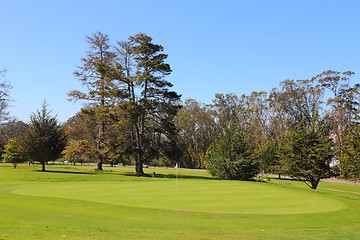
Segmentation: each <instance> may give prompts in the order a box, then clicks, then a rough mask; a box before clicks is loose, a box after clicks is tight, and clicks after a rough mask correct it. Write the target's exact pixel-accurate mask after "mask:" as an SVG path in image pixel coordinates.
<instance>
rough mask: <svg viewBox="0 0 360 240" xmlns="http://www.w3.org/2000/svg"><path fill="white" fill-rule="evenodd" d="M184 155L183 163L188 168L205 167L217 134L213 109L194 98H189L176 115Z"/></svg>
mask: <svg viewBox="0 0 360 240" xmlns="http://www.w3.org/2000/svg"><path fill="white" fill-rule="evenodd" d="M175 125H176V128H177V129H178V130H179V139H180V140H179V141H180V145H181V147H182V151H183V152H184V153H183V157H182V162H181V164H182V165H183V166H185V167H188V168H204V167H205V155H206V151H207V149H208V148H209V147H210V145H211V144H212V143H213V142H214V140H215V138H216V136H217V125H216V123H215V121H214V116H213V111H212V110H211V109H210V107H209V106H206V105H202V104H201V103H199V102H197V101H196V100H194V99H187V100H186V101H185V103H184V106H183V107H182V108H181V110H180V111H179V113H178V114H177V116H176V117H175Z"/></svg>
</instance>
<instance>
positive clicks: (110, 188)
mask: <svg viewBox="0 0 360 240" xmlns="http://www.w3.org/2000/svg"><path fill="white" fill-rule="evenodd" d="M12 192H13V193H15V194H22V195H32V196H41V197H52V198H64V199H75V200H82V201H90V202H97V203H104V204H113V205H120V206H129V207H138V208H154V209H166V210H180V211H194V212H206V213H234V214H305V213H321V212H330V211H339V210H342V209H345V208H346V207H347V205H346V204H344V203H343V202H341V201H338V200H335V199H331V198H330V197H326V196H324V195H322V194H317V193H316V192H311V191H303V190H294V189H287V188H283V189H279V187H278V186H274V185H269V184H265V183H263V184H261V183H256V182H240V181H219V180H208V181H204V180H180V183H178V186H177V189H176V183H175V180H174V179H173V180H172V181H164V180H163V179H160V180H159V181H156V178H155V180H153V181H118V182H114V181H105V182H101V181H98V182H65V183H58V182H53V183H41V184H28V185H26V186H24V187H21V188H18V189H16V190H13V191H12Z"/></svg>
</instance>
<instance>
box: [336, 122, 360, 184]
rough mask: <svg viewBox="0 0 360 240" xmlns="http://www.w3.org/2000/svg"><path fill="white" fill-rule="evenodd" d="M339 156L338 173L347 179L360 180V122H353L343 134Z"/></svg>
mask: <svg viewBox="0 0 360 240" xmlns="http://www.w3.org/2000/svg"><path fill="white" fill-rule="evenodd" d="M341 150H342V153H343V154H342V155H341V158H340V173H341V175H342V176H343V177H345V178H347V179H353V180H360V124H359V122H354V123H353V124H352V128H351V130H350V131H349V132H348V133H347V135H346V136H345V144H344V145H343V147H342V149H341Z"/></svg>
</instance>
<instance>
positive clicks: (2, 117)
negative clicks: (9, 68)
mask: <svg viewBox="0 0 360 240" xmlns="http://www.w3.org/2000/svg"><path fill="white" fill-rule="evenodd" d="M5 72H6V70H0V123H1V122H2V121H7V120H9V112H8V111H7V108H8V106H9V101H10V96H9V90H10V89H11V85H10V84H9V83H7V82H6V81H5V80H3V79H2V77H4V75H5Z"/></svg>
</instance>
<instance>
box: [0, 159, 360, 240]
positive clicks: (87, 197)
mask: <svg viewBox="0 0 360 240" xmlns="http://www.w3.org/2000/svg"><path fill="white" fill-rule="evenodd" d="M36 167H38V166H25V165H22V166H20V167H19V168H18V169H12V168H11V167H10V166H9V165H0V180H1V181H0V196H1V198H0V203H1V205H0V239H359V238H360V233H359V230H358V229H360V217H359V213H360V203H359V202H360V201H359V200H360V195H359V194H358V193H359V192H360V186H358V185H345V184H338V183H321V184H320V186H319V187H320V188H321V187H324V188H326V189H327V190H316V191H314V190H311V189H309V188H307V187H306V186H305V184H303V183H300V182H296V181H283V182H282V183H286V184H277V183H261V182H242V181H219V180H213V179H211V178H210V177H209V176H208V175H207V173H206V172H203V171H188V170H180V171H179V179H178V182H176V179H175V178H174V169H155V170H154V169H147V170H148V172H149V173H151V172H152V171H156V172H157V176H158V177H155V178H151V177H136V176H132V175H131V174H130V172H131V171H132V169H130V168H107V169H106V170H105V171H104V172H100V173H99V172H96V171H94V170H93V168H91V167H73V166H51V165H50V166H48V167H47V168H48V169H49V170H50V171H49V172H45V173H43V172H38V171H36V170H37V169H36ZM339 190H341V191H342V192H338V191H339Z"/></svg>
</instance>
